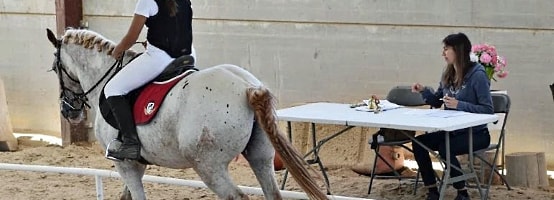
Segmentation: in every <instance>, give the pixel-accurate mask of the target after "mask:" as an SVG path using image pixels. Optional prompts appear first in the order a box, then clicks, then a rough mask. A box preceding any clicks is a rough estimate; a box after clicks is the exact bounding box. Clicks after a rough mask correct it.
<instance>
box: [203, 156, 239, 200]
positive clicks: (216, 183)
mask: <svg viewBox="0 0 554 200" xmlns="http://www.w3.org/2000/svg"><path fill="white" fill-rule="evenodd" d="M215 157H217V156H215ZM200 160H202V161H201V162H200V163H198V164H197V165H196V166H195V167H194V168H193V169H194V170H195V171H196V173H197V174H198V176H200V178H201V179H202V181H203V182H204V183H205V184H206V185H207V186H208V188H210V189H211V190H212V191H213V192H214V193H216V194H217V196H218V197H219V199H225V200H248V196H247V195H245V194H244V193H243V192H242V191H241V190H240V189H239V188H238V187H237V186H236V185H235V183H233V181H232V180H231V177H230V176H229V171H228V169H227V166H228V163H227V164H225V163H221V162H218V161H214V160H213V159H210V158H204V159H200ZM209 160H212V161H209Z"/></svg>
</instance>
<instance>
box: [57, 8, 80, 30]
mask: <svg viewBox="0 0 554 200" xmlns="http://www.w3.org/2000/svg"><path fill="white" fill-rule="evenodd" d="M82 19H83V1H82V0H56V31H57V34H58V35H63V33H64V31H65V29H66V28H67V27H73V28H78V27H79V26H80V25H81V20H82Z"/></svg>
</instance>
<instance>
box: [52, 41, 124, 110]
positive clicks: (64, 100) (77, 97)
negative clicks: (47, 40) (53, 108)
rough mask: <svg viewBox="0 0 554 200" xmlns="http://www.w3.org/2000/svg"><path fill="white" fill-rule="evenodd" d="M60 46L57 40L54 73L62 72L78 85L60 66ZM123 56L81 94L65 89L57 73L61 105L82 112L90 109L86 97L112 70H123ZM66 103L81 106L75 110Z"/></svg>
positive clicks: (61, 76)
mask: <svg viewBox="0 0 554 200" xmlns="http://www.w3.org/2000/svg"><path fill="white" fill-rule="evenodd" d="M61 44H62V41H61V40H58V45H57V47H56V64H55V66H54V68H55V71H58V72H60V71H61V72H63V73H64V74H65V76H67V78H69V80H71V81H73V82H75V83H78V84H80V82H79V80H77V79H75V78H73V77H71V76H70V75H69V73H68V72H67V70H66V69H65V68H64V67H63V65H62V62H61V55H60V51H61ZM124 56H125V52H123V55H122V56H121V57H120V58H119V59H116V61H115V62H114V64H113V65H112V66H111V67H110V68H109V69H108V71H106V73H104V75H102V78H100V80H98V81H97V82H96V83H95V84H94V85H93V86H92V87H91V88H89V89H88V90H87V91H85V92H82V93H78V92H75V91H73V90H71V89H70V88H67V87H66V86H65V84H64V81H63V75H62V74H61V73H58V80H59V82H60V87H61V90H62V91H61V92H60V99H61V100H62V103H64V104H65V105H66V106H68V107H69V108H70V109H73V110H82V109H83V106H86V107H88V108H90V105H89V104H88V103H87V102H88V98H87V95H88V94H90V93H91V92H92V91H94V90H95V89H96V88H97V87H98V86H99V85H100V83H102V81H104V80H105V79H106V78H107V77H108V75H109V74H110V73H111V72H112V71H113V70H114V69H116V71H119V70H120V69H121V68H123V57H124ZM67 92H69V93H70V94H71V95H72V98H70V97H68V96H67V95H66V93H67ZM68 101H70V102H76V101H81V106H80V108H75V107H74V106H72V104H71V103H70V102H68Z"/></svg>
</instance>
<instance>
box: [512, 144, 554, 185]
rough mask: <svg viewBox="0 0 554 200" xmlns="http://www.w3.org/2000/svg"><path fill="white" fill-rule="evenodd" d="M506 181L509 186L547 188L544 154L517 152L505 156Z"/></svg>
mask: <svg viewBox="0 0 554 200" xmlns="http://www.w3.org/2000/svg"><path fill="white" fill-rule="evenodd" d="M506 170H507V173H506V181H508V184H510V185H511V186H520V187H528V188H536V187H548V185H549V183H548V176H547V174H546V159H545V156H544V152H517V153H511V154H508V155H506Z"/></svg>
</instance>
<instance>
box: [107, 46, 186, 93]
mask: <svg viewBox="0 0 554 200" xmlns="http://www.w3.org/2000/svg"><path fill="white" fill-rule="evenodd" d="M192 49H193V56H194V54H195V53H194V48H192ZM171 61H173V58H171V56H169V55H168V54H167V53H166V52H165V51H163V50H161V49H159V48H157V47H155V46H153V45H151V44H148V46H147V49H146V51H145V52H144V53H143V54H142V55H140V56H139V57H137V58H135V59H134V60H133V61H131V62H130V63H129V64H127V65H126V66H125V67H123V69H121V71H120V72H119V73H117V74H116V75H115V76H114V77H113V78H112V79H111V80H110V81H108V83H107V84H106V87H105V88H104V94H105V95H106V98H108V97H111V96H120V95H126V94H127V93H129V92H131V91H132V90H134V89H136V88H138V87H140V86H143V85H144V84H146V83H148V82H150V81H152V80H153V79H154V78H156V77H157V76H158V75H160V73H162V71H163V70H164V69H165V67H166V66H167V65H168V64H169V63H171Z"/></svg>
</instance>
